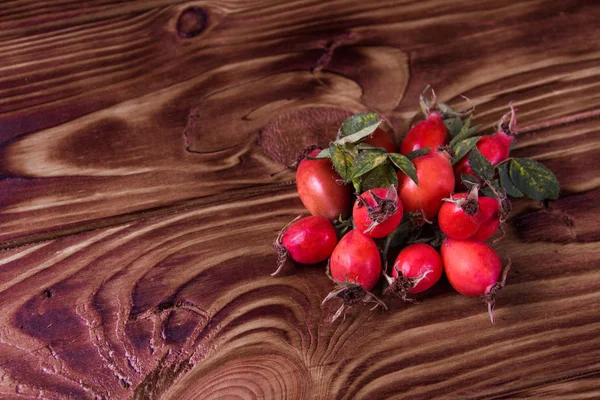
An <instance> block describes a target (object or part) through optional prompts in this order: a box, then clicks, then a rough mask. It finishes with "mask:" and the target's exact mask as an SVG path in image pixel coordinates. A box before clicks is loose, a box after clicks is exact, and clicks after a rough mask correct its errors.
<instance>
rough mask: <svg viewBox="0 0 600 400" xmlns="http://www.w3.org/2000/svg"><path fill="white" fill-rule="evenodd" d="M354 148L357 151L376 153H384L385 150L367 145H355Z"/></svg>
mask: <svg viewBox="0 0 600 400" xmlns="http://www.w3.org/2000/svg"><path fill="white" fill-rule="evenodd" d="M356 148H357V149H358V150H365V151H378V152H380V153H385V151H386V150H385V149H384V148H383V147H373V146H371V145H370V144H367V143H359V144H358V145H356Z"/></svg>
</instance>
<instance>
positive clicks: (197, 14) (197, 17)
mask: <svg viewBox="0 0 600 400" xmlns="http://www.w3.org/2000/svg"><path fill="white" fill-rule="evenodd" d="M207 20H208V14H207V13H206V11H204V10H203V9H202V8H199V7H190V8H187V9H185V10H183V12H182V13H181V15H180V16H179V19H178V20H177V33H178V34H179V36H181V37H184V38H193V37H195V36H198V35H199V34H200V33H202V31H203V30H204V28H205V27H206V23H207Z"/></svg>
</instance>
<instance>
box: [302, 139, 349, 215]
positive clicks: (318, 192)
mask: <svg viewBox="0 0 600 400" xmlns="http://www.w3.org/2000/svg"><path fill="white" fill-rule="evenodd" d="M319 152H320V150H319V149H315V150H313V151H311V152H310V153H309V154H308V155H309V156H310V157H316V156H317V155H318V154H319ZM296 187H297V188H298V195H299V196H300V200H301V201H302V204H304V206H305V207H306V208H307V209H308V211H309V212H310V213H311V214H312V215H316V216H321V217H324V218H327V219H328V220H333V219H336V218H337V217H338V216H339V215H342V216H343V217H346V216H347V215H348V213H349V211H350V207H351V198H350V187H349V186H348V185H344V184H343V183H342V179H341V177H340V176H339V175H338V174H337V172H335V170H334V169H333V164H331V161H330V160H327V159H322V160H309V159H304V160H302V161H301V162H300V164H299V165H298V170H297V171H296Z"/></svg>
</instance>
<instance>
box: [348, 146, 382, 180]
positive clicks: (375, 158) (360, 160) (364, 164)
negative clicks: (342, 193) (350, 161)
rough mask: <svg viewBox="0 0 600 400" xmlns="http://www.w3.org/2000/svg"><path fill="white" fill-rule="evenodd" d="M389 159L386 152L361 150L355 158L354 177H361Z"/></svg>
mask: <svg viewBox="0 0 600 400" xmlns="http://www.w3.org/2000/svg"><path fill="white" fill-rule="evenodd" d="M385 160H387V155H386V154H385V153H379V152H376V151H361V152H360V153H358V156H357V157H356V159H355V160H354V169H353V171H352V178H353V179H355V178H359V177H361V176H363V175H364V174H366V173H367V172H369V171H371V170H372V169H375V168H377V167H378V166H380V165H381V164H383V163H384V162H385Z"/></svg>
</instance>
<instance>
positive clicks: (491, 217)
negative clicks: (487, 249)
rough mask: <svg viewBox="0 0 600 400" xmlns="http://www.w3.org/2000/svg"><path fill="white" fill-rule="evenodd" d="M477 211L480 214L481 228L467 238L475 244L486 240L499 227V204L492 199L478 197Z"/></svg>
mask: <svg viewBox="0 0 600 400" xmlns="http://www.w3.org/2000/svg"><path fill="white" fill-rule="evenodd" d="M478 202H479V211H480V212H481V226H480V227H479V229H477V232H475V234H474V235H473V236H471V237H470V238H469V240H474V241H477V242H483V241H485V240H488V239H489V238H490V237H491V236H492V235H493V234H494V233H496V231H497V230H498V226H499V225H500V204H499V203H498V200H497V199H494V198H492V197H480V198H479V200H478Z"/></svg>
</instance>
